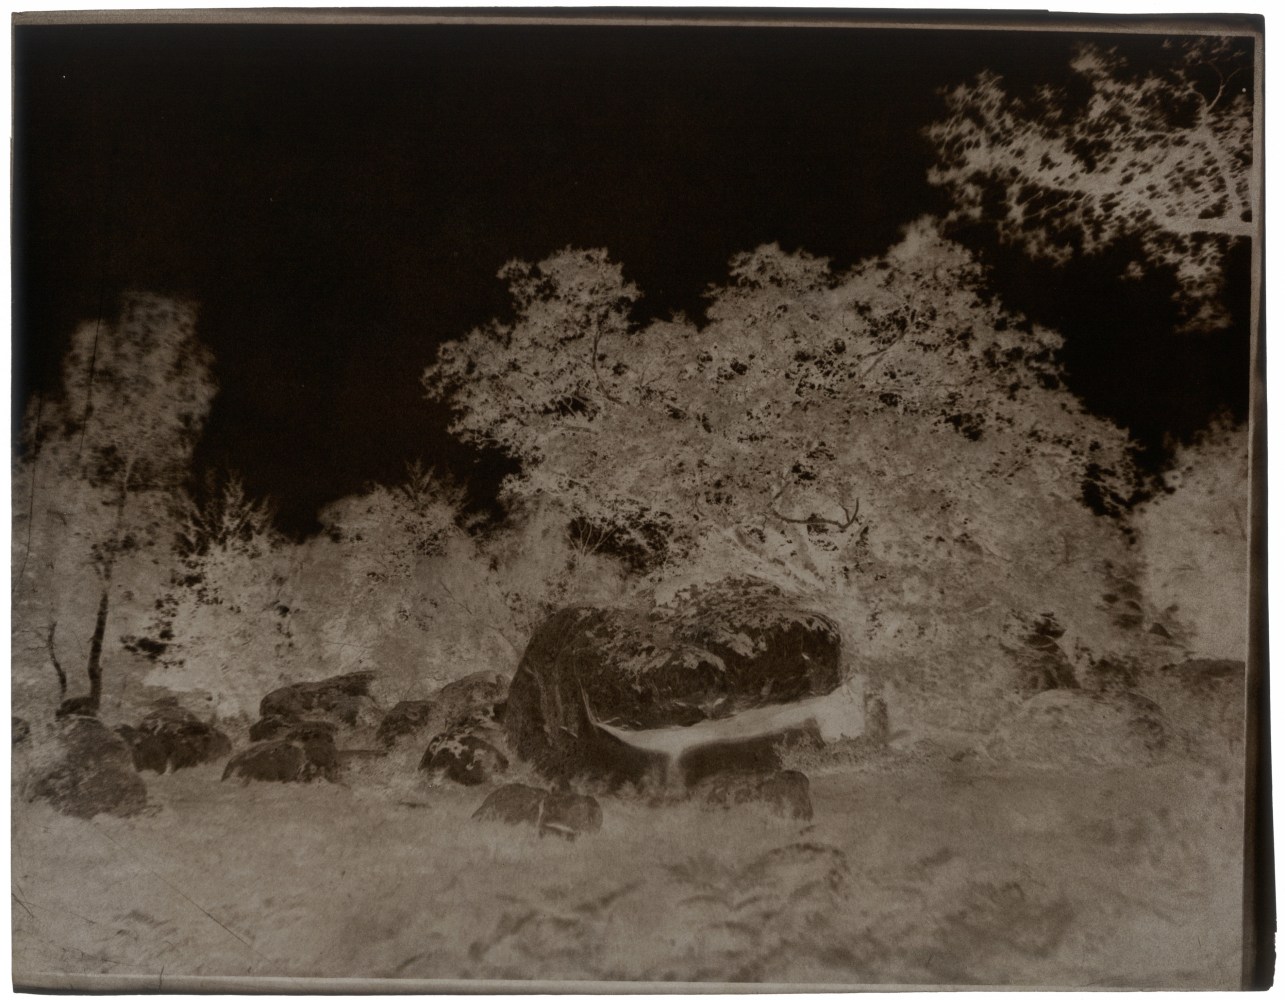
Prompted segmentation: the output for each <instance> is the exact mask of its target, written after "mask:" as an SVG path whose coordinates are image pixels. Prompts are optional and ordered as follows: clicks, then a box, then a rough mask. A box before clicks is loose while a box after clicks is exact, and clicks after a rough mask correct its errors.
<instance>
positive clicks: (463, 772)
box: [419, 729, 509, 785]
mask: <svg viewBox="0 0 1285 1000" xmlns="http://www.w3.org/2000/svg"><path fill="white" fill-rule="evenodd" d="M508 766H509V759H508V758H507V757H505V756H504V754H502V753H500V751H499V750H497V749H496V748H495V747H494V746H493V745H492V744H491V743H490V742H488V741H487V740H485V739H483V738H482V737H481V736H479V735H477V734H476V733H474V732H472V731H471V730H468V729H465V730H459V729H453V730H451V731H450V732H447V733H441V734H440V735H438V736H435V737H433V739H432V741H431V742H430V743H429V744H428V749H427V750H425V751H424V758H423V760H421V761H420V763H419V769H420V770H421V771H427V772H428V775H429V777H430V778H441V777H447V778H450V779H451V780H452V781H455V782H458V783H459V784H461V785H481V784H484V783H486V782H488V781H491V780H492V779H493V778H494V777H495V776H496V775H498V774H502V773H503V772H504V771H506V770H507V769H508Z"/></svg>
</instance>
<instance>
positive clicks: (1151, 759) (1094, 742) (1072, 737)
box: [983, 690, 1168, 767]
mask: <svg viewBox="0 0 1285 1000" xmlns="http://www.w3.org/2000/svg"><path fill="white" fill-rule="evenodd" d="M1167 735H1168V734H1167V727H1166V724H1165V718H1164V714H1163V713H1162V712H1161V710H1160V708H1159V706H1157V705H1156V703H1155V702H1153V701H1150V700H1149V699H1147V698H1143V697H1141V696H1139V695H1135V694H1126V693H1104V692H1094V691H1084V690H1060V691H1045V692H1043V693H1042V694H1038V695H1036V696H1035V697H1034V698H1030V699H1028V700H1027V701H1025V702H1023V703H1022V704H1021V706H1020V707H1019V708H1018V709H1017V711H1016V712H1014V714H1013V715H1012V716H1010V717H1009V718H1008V719H1006V720H1005V721H1004V722H1002V723H1000V725H999V726H997V727H996V729H995V731H994V732H993V733H992V734H991V736H990V738H989V739H987V740H986V742H985V744H984V745H983V750H984V751H985V753H986V755H987V756H989V757H990V758H991V759H993V760H1002V761H1013V762H1016V763H1023V764H1031V765H1035V766H1039V767H1063V766H1066V765H1072V766H1076V765H1091V766H1105V767H1113V766H1137V765H1147V764H1154V763H1156V762H1157V761H1158V760H1159V759H1160V756H1161V754H1162V753H1163V752H1164V749H1165V746H1166V743H1167Z"/></svg>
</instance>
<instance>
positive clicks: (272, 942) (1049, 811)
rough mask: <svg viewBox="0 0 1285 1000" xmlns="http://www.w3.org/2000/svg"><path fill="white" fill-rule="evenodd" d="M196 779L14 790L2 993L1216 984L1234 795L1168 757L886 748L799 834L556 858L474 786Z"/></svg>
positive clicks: (680, 810) (755, 817)
mask: <svg viewBox="0 0 1285 1000" xmlns="http://www.w3.org/2000/svg"><path fill="white" fill-rule="evenodd" d="M955 756H958V755H955ZM221 768H222V765H218V766H205V767H199V768H194V769H191V770H187V771H182V772H179V773H176V774H168V775H161V776H157V775H150V774H149V775H148V776H147V786H148V795H149V801H150V804H149V807H148V810H147V812H146V813H144V814H142V815H139V816H135V817H133V818H130V819H119V818H111V817H108V816H98V817H96V818H95V819H93V820H90V821H83V820H79V819H73V818H70V817H67V816H62V815H59V814H57V813H55V812H54V811H53V810H52V809H51V808H49V807H48V806H46V805H44V804H43V803H40V804H28V803H24V802H21V801H20V800H19V799H18V798H17V797H15V799H14V809H13V818H12V825H13V829H12V835H13V839H12V861H13V866H12V879H13V880H12V911H13V929H14V930H13V934H14V952H13V955H14V972H15V977H16V978H17V980H18V981H19V982H22V983H28V984H39V985H44V986H50V987H54V988H70V987H75V986H79V987H82V988H83V987H85V986H86V985H89V981H88V980H87V979H85V978H83V977H84V976H86V975H92V976H94V977H107V978H96V980H95V982H96V983H97V985H98V986H99V988H103V986H104V985H109V984H112V983H116V984H119V985H120V986H124V985H126V984H129V985H135V986H138V987H147V986H150V987H151V988H159V989H162V990H164V989H165V988H166V987H169V988H171V989H173V988H181V986H182V985H183V984H184V982H186V983H188V984H189V985H190V983H191V980H190V979H185V977H221V976H236V977H336V978H348V977H361V978H364V979H375V980H387V979H399V980H411V981H420V982H421V983H423V981H425V980H452V979H485V980H491V981H497V980H501V981H502V980H526V981H531V980H537V981H551V980H557V981H565V980H582V981H583V980H591V981H616V982H619V981H634V982H659V981H667V982H692V983H708V982H715V983H718V982H722V983H733V982H753V983H792V984H818V985H819V984H844V985H849V986H854V985H858V984H897V983H899V984H922V985H927V984H961V985H963V984H977V985H1006V986H1026V987H1032V988H1035V987H1057V988H1063V989H1076V988H1153V987H1155V988H1171V989H1196V988H1199V989H1213V988H1235V987H1236V985H1237V984H1238V982H1239V975H1240V960H1241V951H1240V937H1241V934H1240V930H1241V924H1240V918H1241V890H1242V882H1241V876H1242V870H1241V857H1242V825H1241V816H1242V811H1241V802H1242V798H1243V789H1242V787H1241V785H1240V777H1239V774H1238V773H1235V772H1236V771H1237V770H1238V769H1233V768H1223V769H1221V770H1220V769H1218V768H1217V767H1214V766H1210V765H1199V764H1197V763H1196V762H1194V761H1192V760H1190V759H1187V758H1181V757H1177V758H1175V759H1173V760H1171V761H1170V762H1168V763H1164V764H1161V765H1158V766H1153V767H1148V768H1138V769H1101V768H1098V769H1088V768H1082V769H1079V770H1064V771H1051V770H1048V769H1035V768H1025V767H1017V766H1014V765H997V764H995V763H993V762H987V761H984V760H981V759H978V758H975V757H974V758H969V757H965V758H964V759H958V760H957V759H952V755H951V754H949V753H945V752H941V753H938V754H936V755H935V756H933V755H929V756H927V757H926V756H924V755H922V754H919V755H902V756H897V755H895V754H891V755H888V756H886V757H883V758H879V759H875V760H872V761H867V762H866V763H864V764H861V765H848V766H844V767H831V768H824V767H823V768H819V769H818V770H817V771H815V772H814V773H813V774H812V797H813V803H814V807H815V818H814V820H813V821H811V822H808V823H800V822H793V821H785V820H782V819H779V818H776V817H773V816H771V815H769V814H767V813H766V812H761V811H759V810H758V809H757V808H756V807H742V808H739V809H737V810H735V811H732V812H722V811H711V810H708V809H703V808H700V807H698V806H696V805H677V806H667V807H660V808H657V807H652V806H648V805H647V804H645V803H644V802H642V801H641V800H637V799H634V800H630V799H621V798H614V797H604V798H603V799H602V803H603V813H604V820H603V827H602V830H601V831H600V832H599V833H597V834H595V835H589V836H585V837H583V838H581V839H580V840H578V841H576V842H566V841H563V840H557V839H552V838H549V839H540V838H538V837H537V835H536V833H535V832H534V830H532V829H530V828H518V827H503V826H494V825H489V824H485V825H484V824H480V823H477V822H474V821H472V820H471V819H470V815H471V813H472V812H473V810H474V809H475V808H476V807H477V806H478V804H479V803H480V802H481V801H482V799H483V798H484V797H485V795H486V789H463V788H454V787H438V788H431V789H430V788H427V787H425V786H423V785H419V784H417V783H416V782H415V781H414V780H413V779H411V778H404V779H401V780H400V782H394V783H392V784H391V785H390V784H389V783H387V782H384V783H381V784H379V785H374V784H362V783H360V782H358V781H357V780H353V781H351V782H350V784H349V785H329V784H324V783H318V784H313V785H264V784H251V785H241V784H239V783H233V782H227V783H224V782H221V781H220V780H219V778H220V775H221ZM406 985H411V984H410V983H407V984H406ZM267 988H268V989H273V987H272V986H271V984H268V986H267ZM276 988H277V989H280V988H284V987H283V986H282V985H278V986H277V987H276Z"/></svg>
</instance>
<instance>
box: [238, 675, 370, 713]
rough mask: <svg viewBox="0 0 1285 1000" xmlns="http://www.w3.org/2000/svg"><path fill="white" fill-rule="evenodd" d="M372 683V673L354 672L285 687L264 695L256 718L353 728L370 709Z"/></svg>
mask: <svg viewBox="0 0 1285 1000" xmlns="http://www.w3.org/2000/svg"><path fill="white" fill-rule="evenodd" d="M374 679H375V674H374V671H371V670H358V671H356V672H354V673H349V674H339V675H338V676H336V677H327V678H326V679H325V680H321V681H304V682H302V683H299V684H288V685H286V686H285V687H281V688H277V689H276V690H275V691H271V692H269V693H268V694H266V695H264V697H263V701H261V702H260V703H259V715H260V717H261V718H262V719H265V720H266V719H270V718H274V717H275V718H279V719H284V720H286V721H289V722H304V721H325V722H333V723H336V724H341V725H346V726H355V725H356V724H357V723H358V721H359V720H360V718H361V717H362V716H363V714H366V712H367V710H368V709H369V708H370V706H372V705H373V702H372V701H371V698H370V684H371V681H373V680H374Z"/></svg>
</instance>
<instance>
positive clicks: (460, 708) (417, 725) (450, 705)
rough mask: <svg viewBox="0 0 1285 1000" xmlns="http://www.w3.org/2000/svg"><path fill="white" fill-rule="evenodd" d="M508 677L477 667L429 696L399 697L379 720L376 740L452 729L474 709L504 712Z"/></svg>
mask: <svg viewBox="0 0 1285 1000" xmlns="http://www.w3.org/2000/svg"><path fill="white" fill-rule="evenodd" d="M508 690H509V681H508V678H506V677H505V676H504V675H503V674H500V673H497V672H496V671H494V670H479V671H477V672H476V673H472V674H468V675H467V676H465V677H461V678H459V679H458V680H454V681H451V682H450V683H449V684H446V685H444V686H443V687H441V688H439V689H438V690H437V691H434V692H433V693H432V694H431V695H429V697H428V698H426V699H423V700H420V701H399V702H398V703H397V704H396V705H394V706H393V707H392V709H391V710H389V712H388V714H387V715H385V716H384V718H383V720H382V721H381V722H380V724H379V730H378V732H377V733H376V737H377V738H378V740H379V741H380V742H381V743H383V744H384V745H385V746H388V747H392V746H393V745H394V744H396V743H397V742H398V741H400V740H402V739H404V738H406V737H416V738H420V739H422V738H423V737H425V736H433V735H435V734H437V733H440V732H444V731H445V730H448V729H451V728H453V727H454V726H456V725H458V724H459V723H461V722H463V721H464V720H465V719H466V718H467V717H468V716H470V715H473V714H474V713H477V712H487V713H489V714H490V715H491V716H492V717H498V716H500V715H501V714H503V705H504V700H505V698H506V697H508Z"/></svg>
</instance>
